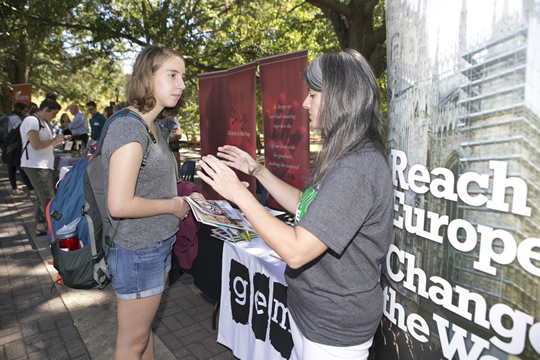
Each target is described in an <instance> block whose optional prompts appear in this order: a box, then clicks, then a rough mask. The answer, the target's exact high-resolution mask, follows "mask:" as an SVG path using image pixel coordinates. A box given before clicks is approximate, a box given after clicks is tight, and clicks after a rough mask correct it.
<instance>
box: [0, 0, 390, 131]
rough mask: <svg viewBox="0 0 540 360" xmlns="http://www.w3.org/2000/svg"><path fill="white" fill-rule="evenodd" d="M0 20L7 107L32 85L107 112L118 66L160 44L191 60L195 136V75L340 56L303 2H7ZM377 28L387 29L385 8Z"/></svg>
mask: <svg viewBox="0 0 540 360" xmlns="http://www.w3.org/2000/svg"><path fill="white" fill-rule="evenodd" d="M340 2H341V1H340ZM0 17H1V18H2V19H3V21H2V22H1V23H0V45H1V46H0V70H1V71H0V88H1V91H0V100H2V101H1V102H2V103H7V104H10V103H11V101H10V99H9V98H8V97H9V95H10V94H11V90H10V87H11V84H15V83H22V82H30V83H31V84H32V86H33V89H34V90H33V91H34V92H36V93H37V94H39V95H44V94H45V93H47V92H51V91H52V92H55V93H57V94H58V95H59V97H60V100H62V101H64V102H65V103H68V102H72V101H75V102H78V103H80V104H84V103H86V102H87V101H88V100H94V101H96V102H98V105H99V107H100V108H102V107H104V106H106V105H108V102H109V101H114V100H115V97H114V89H115V88H118V89H119V90H120V100H122V99H123V98H124V96H123V94H124V89H125V83H126V80H127V75H125V74H124V71H123V67H122V61H123V60H124V59H126V58H128V59H129V58H132V57H133V54H136V53H137V52H138V51H140V49H141V48H142V47H144V46H146V45H149V44H154V45H162V46H167V47H170V48H173V49H175V50H177V51H179V52H180V53H182V54H183V55H184V56H185V58H186V65H187V67H186V72H187V74H186V75H187V78H186V86H187V87H186V90H185V92H184V99H185V104H186V105H185V107H184V108H183V110H182V113H181V114H180V117H179V118H180V122H181V124H182V127H183V129H184V132H185V133H188V134H189V133H198V126H199V125H198V124H199V112H198V111H199V110H198V82H197V75H198V74H200V73H205V72H212V71H218V70H225V69H229V68H232V67H235V66H239V65H243V64H246V63H249V62H252V61H256V60H257V59H261V58H264V57H268V56H273V55H278V54H282V53H287V52H292V51H297V50H301V49H308V50H309V58H310V60H312V59H313V58H314V57H316V56H318V55H320V54H322V53H325V52H329V51H332V50H336V49H338V48H339V42H338V39H337V36H336V33H335V29H334V28H333V27H332V24H331V22H330V21H328V20H327V19H326V18H325V17H324V15H323V14H322V13H321V8H320V7H316V6H314V5H311V4H309V3H308V2H307V1H304V0H254V1H245V0H56V1H48V0H22V1H21V0H18V1H17V0H11V1H8V0H2V1H0ZM373 22H374V26H381V24H384V1H380V4H379V5H377V6H376V7H375V9H374V11H373ZM259 108H260V103H259ZM0 111H1V109H0ZM261 121H262V119H260V118H259V119H258V122H259V126H260V123H261ZM260 128H261V127H260Z"/></svg>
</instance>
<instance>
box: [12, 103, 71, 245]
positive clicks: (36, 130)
mask: <svg viewBox="0 0 540 360" xmlns="http://www.w3.org/2000/svg"><path fill="white" fill-rule="evenodd" d="M59 110H60V104H59V103H58V102H57V101H56V95H54V94H48V95H47V97H46V98H45V100H43V101H42V102H41V104H40V105H39V110H38V111H36V112H35V113H34V114H33V115H29V116H27V117H26V118H25V119H24V121H23V122H22V124H21V127H20V132H21V140H22V143H23V144H26V143H28V146H27V147H26V151H25V150H23V153H22V156H21V167H22V168H23V169H24V171H25V172H26V175H28V178H29V179H30V181H31V182H32V185H33V186H34V189H35V191H36V195H37V201H35V202H34V220H35V222H36V235H46V234H47V223H46V219H45V213H46V207H47V204H48V203H49V201H50V200H51V199H52V198H54V196H55V194H56V191H55V188H54V180H53V170H54V152H53V149H54V147H55V146H57V145H58V144H60V143H61V142H62V141H63V140H64V135H62V134H58V135H56V136H55V135H54V134H53V133H52V130H51V128H50V126H49V123H50V122H51V121H52V120H53V119H54V118H55V116H56V114H57V113H58V111H59Z"/></svg>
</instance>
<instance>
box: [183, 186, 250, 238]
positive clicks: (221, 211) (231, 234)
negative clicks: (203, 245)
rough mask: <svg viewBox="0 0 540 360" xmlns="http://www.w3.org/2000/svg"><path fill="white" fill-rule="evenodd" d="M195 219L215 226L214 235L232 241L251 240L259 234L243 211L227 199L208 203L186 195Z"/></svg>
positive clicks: (208, 201)
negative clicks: (234, 206)
mask: <svg viewBox="0 0 540 360" xmlns="http://www.w3.org/2000/svg"><path fill="white" fill-rule="evenodd" d="M185 199H186V200H187V202H188V204H189V205H190V207H191V210H192V212H193V215H194V216H195V219H196V220H197V221H199V222H202V223H203V224H207V225H210V226H215V227H217V229H213V230H212V236H213V237H215V238H218V239H221V240H227V241H231V242H238V241H251V240H252V239H254V238H256V237H257V236H258V235H257V233H256V232H255V230H254V229H253V227H252V226H251V224H250V223H249V221H247V219H246V218H245V217H244V215H242V213H241V212H240V211H238V210H236V209H235V208H233V207H232V206H231V204H229V202H228V201H227V200H207V201H206V203H204V202H202V201H200V200H198V199H192V198H190V197H188V196H186V197H185Z"/></svg>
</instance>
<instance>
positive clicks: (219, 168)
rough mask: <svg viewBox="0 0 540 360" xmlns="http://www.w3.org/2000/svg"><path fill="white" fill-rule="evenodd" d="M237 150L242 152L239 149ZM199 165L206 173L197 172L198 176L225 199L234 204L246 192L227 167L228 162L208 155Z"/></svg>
mask: <svg viewBox="0 0 540 360" xmlns="http://www.w3.org/2000/svg"><path fill="white" fill-rule="evenodd" d="M231 148H233V147H231ZM220 149H221V148H220ZM237 150H238V151H241V150H239V149H237ZM220 151H221V150H220ZM241 152H243V151H241ZM246 155H247V153H246ZM248 156H249V155H248ZM199 165H200V167H201V169H202V170H204V172H202V171H197V175H199V177H200V178H201V179H202V180H203V181H204V182H205V183H207V184H208V185H210V186H211V187H212V188H213V189H214V190H215V191H217V192H218V193H219V194H220V195H221V196H223V197H224V198H225V199H227V200H229V201H231V202H233V203H234V202H235V201H234V199H233V198H234V197H235V196H238V195H239V194H240V193H241V192H242V191H246V186H245V184H244V183H242V182H241V181H240V179H238V177H237V176H236V174H235V173H234V171H233V170H232V169H231V168H229V166H227V165H228V162H226V161H221V160H219V159H218V158H216V157H215V156H213V155H207V156H204V157H203V158H202V159H201V160H200V161H199ZM239 170H241V169H239Z"/></svg>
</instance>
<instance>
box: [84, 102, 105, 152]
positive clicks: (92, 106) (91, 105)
mask: <svg viewBox="0 0 540 360" xmlns="http://www.w3.org/2000/svg"><path fill="white" fill-rule="evenodd" d="M86 110H87V111H88V113H89V114H90V115H92V117H91V118H90V139H92V140H93V141H94V142H97V141H98V140H99V137H100V136H101V130H102V129H103V125H105V121H107V119H105V117H104V116H103V115H101V114H100V113H99V112H98V111H97V106H96V103H95V102H93V101H89V102H87V103H86Z"/></svg>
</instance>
